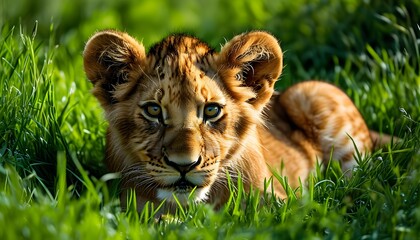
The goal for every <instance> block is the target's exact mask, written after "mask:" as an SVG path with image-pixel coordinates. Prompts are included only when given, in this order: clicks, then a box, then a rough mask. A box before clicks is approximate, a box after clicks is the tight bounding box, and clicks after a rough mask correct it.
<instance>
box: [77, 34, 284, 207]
mask: <svg viewBox="0 0 420 240" xmlns="http://www.w3.org/2000/svg"><path fill="white" fill-rule="evenodd" d="M84 66H85V71H86V73H87V76H88V78H89V79H90V80H91V81H92V83H93V84H94V90H93V93H94V95H95V96H96V97H97V98H98V100H99V101H100V102H101V105H102V106H103V108H104V109H105V113H106V117H107V120H108V121H109V130H108V136H107V153H106V155H107V156H106V161H107V164H108V166H109V168H110V170H111V171H120V172H122V180H123V186H124V187H130V188H134V189H135V190H136V192H137V194H138V195H139V196H140V197H142V198H144V199H146V200H164V199H166V200H167V201H169V202H171V201H173V200H174V198H173V197H174V196H176V197H177V198H178V199H179V200H180V201H181V202H182V203H184V204H185V203H186V202H187V200H188V198H192V200H195V201H204V200H206V199H207V198H208V197H209V194H210V193H211V192H212V191H214V192H217V188H225V187H226V184H227V183H226V176H225V171H226V170H228V171H233V174H236V173H235V171H241V169H239V166H240V163H238V161H240V159H241V157H244V156H242V154H241V153H242V151H243V146H244V145H245V144H244V142H245V141H250V140H251V138H252V137H253V135H252V133H253V131H254V128H255V125H256V124H257V123H258V121H260V112H261V111H262V109H263V107H264V105H265V104H266V102H267V101H268V100H269V98H270V96H271V94H272V92H273V85H274V82H275V80H276V79H277V78H278V77H279V75H280V72H281V67H282V57H281V50H280V48H279V46H278V44H277V41H276V40H275V38H273V37H272V36H271V35H269V34H267V33H264V32H251V33H247V34H243V35H239V36H237V37H235V38H234V39H232V40H231V41H230V42H228V43H227V44H226V45H225V47H224V48H223V49H222V51H221V53H216V52H214V51H213V50H212V49H211V48H209V47H208V45H207V44H205V43H203V42H201V41H200V40H198V39H196V38H193V37H189V36H183V35H172V36H169V37H167V38H166V39H164V40H163V41H162V42H160V43H158V44H156V45H155V46H154V47H152V48H151V50H150V51H149V53H148V54H146V53H145V50H144V47H143V46H142V45H140V44H139V43H137V41H135V40H134V39H133V38H131V37H130V36H128V35H127V34H125V33H120V32H115V31H104V32H99V33H97V34H96V35H94V36H93V37H92V38H91V39H90V40H89V42H88V43H87V46H86V49H85V52H84Z"/></svg>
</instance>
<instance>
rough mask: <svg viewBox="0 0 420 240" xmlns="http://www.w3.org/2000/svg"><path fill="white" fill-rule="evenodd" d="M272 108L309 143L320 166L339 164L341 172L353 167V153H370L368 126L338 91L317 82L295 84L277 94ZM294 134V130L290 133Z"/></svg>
mask: <svg viewBox="0 0 420 240" xmlns="http://www.w3.org/2000/svg"><path fill="white" fill-rule="evenodd" d="M274 104H279V105H280V106H273V108H277V107H279V108H281V109H282V112H283V113H284V115H285V116H283V117H285V118H286V119H287V121H289V122H290V126H292V128H295V129H296V131H301V132H302V133H303V135H304V136H305V137H306V138H307V140H309V141H310V142H312V143H313V145H314V147H315V148H316V149H317V151H318V152H319V153H320V155H321V156H318V157H319V158H320V159H322V161H323V162H324V163H326V162H327V161H329V160H330V158H331V153H332V158H333V159H336V160H339V161H341V164H342V165H341V166H342V169H343V171H347V170H349V169H351V168H352V167H353V166H354V165H355V164H356V162H355V154H356V149H355V146H356V147H357V150H358V151H359V152H361V153H365V152H368V151H370V150H371V148H372V140H371V137H370V134H369V130H368V127H367V126H366V123H365V121H364V119H363V117H362V116H361V114H360V112H359V111H358V110H357V108H356V106H355V105H354V104H353V102H352V101H351V100H350V98H349V97H348V96H347V95H346V94H345V93H344V92H342V91H341V90H340V89H339V88H337V87H335V86H333V85H331V84H328V83H325V82H317V81H308V82H302V83H299V84H296V85H294V86H292V87H290V88H288V89H287V90H286V91H285V92H283V93H282V94H280V95H279V97H278V99H277V100H276V101H275V103H274ZM293 131H295V130H293Z"/></svg>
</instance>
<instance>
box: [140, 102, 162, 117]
mask: <svg viewBox="0 0 420 240" xmlns="http://www.w3.org/2000/svg"><path fill="white" fill-rule="evenodd" d="M143 109H144V111H145V113H146V114H147V115H148V116H149V117H152V118H159V117H160V116H161V115H162V108H161V107H160V106H159V105H158V104H157V103H147V104H146V105H144V106H143Z"/></svg>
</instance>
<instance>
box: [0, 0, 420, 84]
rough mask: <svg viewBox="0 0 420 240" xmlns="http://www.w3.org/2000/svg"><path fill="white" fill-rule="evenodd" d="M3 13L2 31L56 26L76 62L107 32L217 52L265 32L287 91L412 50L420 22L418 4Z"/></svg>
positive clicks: (13, 2) (107, 0) (308, 1)
mask: <svg viewBox="0 0 420 240" xmlns="http://www.w3.org/2000/svg"><path fill="white" fill-rule="evenodd" d="M0 9H1V10H0V14H1V15H2V17H1V18H0V19H1V20H0V21H1V22H0V25H4V24H6V23H7V24H9V25H16V26H19V25H22V26H23V27H24V28H26V31H31V30H32V27H33V26H34V23H35V21H38V23H39V26H38V36H40V37H41V38H44V39H49V32H50V27H51V26H53V27H54V29H55V30H56V31H55V33H54V34H55V43H56V44H60V45H63V46H65V47H66V49H67V51H69V54H70V55H71V56H76V55H77V54H79V55H81V52H82V50H83V45H84V43H85V42H86V40H87V39H88V38H89V36H91V35H92V34H93V33H94V32H95V31H97V30H100V29H107V28H115V29H119V30H123V31H127V32H129V33H130V34H132V35H134V36H135V37H136V38H137V39H138V40H140V41H142V42H143V43H144V44H145V45H146V47H149V46H150V45H151V44H152V43H154V42H156V41H159V40H160V39H162V38H163V37H165V36H166V35H168V34H169V33H172V32H187V33H191V34H194V35H196V36H198V37H200V38H202V39H204V40H206V41H208V42H209V43H210V45H211V46H213V47H215V48H216V49H219V47H220V44H223V43H225V41H226V40H229V39H230V38H231V37H232V36H234V35H236V34H239V33H241V32H243V31H249V30H253V29H263V30H267V31H270V32H272V33H273V34H274V35H275V36H276V37H278V39H279V40H280V42H281V46H282V48H283V50H284V51H285V52H286V54H285V63H286V68H285V73H284V75H283V79H284V82H285V84H286V85H287V84H288V83H290V82H294V81H300V80H302V79H308V78H322V79H328V78H330V76H331V73H332V72H334V67H335V65H337V63H343V62H345V61H346V59H347V58H349V57H350V55H351V56H358V55H363V53H364V52H365V50H366V45H371V46H373V47H374V48H375V46H378V47H379V46H380V48H381V49H383V48H387V49H389V50H390V51H391V52H392V51H394V52H397V51H399V50H400V49H401V48H406V47H413V45H409V44H405V45H404V43H401V42H400V38H399V35H408V34H411V33H410V32H409V31H410V28H411V29H414V30H416V29H417V30H418V27H417V23H419V19H420V14H419V9H420V1H418V0H341V1H335V0H283V1H275V0H229V1H223V0H182V1H178V0H119V1H111V0H88V1H86V0H0ZM410 50H411V49H408V50H407V51H409V52H410ZM414 51H418V49H417V50H416V49H414ZM411 61H413V62H415V63H416V64H414V65H415V66H418V64H417V62H418V61H417V60H416V59H411Z"/></svg>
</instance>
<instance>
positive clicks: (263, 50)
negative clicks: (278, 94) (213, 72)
mask: <svg viewBox="0 0 420 240" xmlns="http://www.w3.org/2000/svg"><path fill="white" fill-rule="evenodd" d="M218 65H219V69H220V71H219V73H220V76H221V78H222V81H223V83H224V84H225V85H226V88H227V90H228V91H229V92H230V94H231V95H232V96H233V97H234V98H235V99H237V100H239V101H246V102H248V103H250V104H252V105H253V106H254V108H255V109H257V110H259V111H261V110H262V109H263V108H264V106H265V104H266V103H267V102H268V101H269V100H270V97H271V95H272V94H273V91H274V83H275V82H276V80H277V79H278V78H279V76H280V74H281V71H282V68H283V54H282V51H281V49H280V46H279V44H278V42H277V39H276V38H275V37H273V36H272V35H270V34H269V33H267V32H262V31H255V32H249V33H244V34H241V35H238V36H236V37H234V38H233V39H232V40H230V41H229V42H228V43H227V44H226V45H225V46H224V47H223V48H222V50H221V52H220V55H219V59H218Z"/></svg>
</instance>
